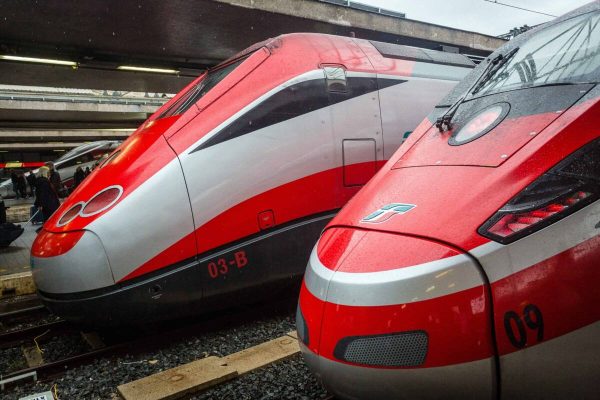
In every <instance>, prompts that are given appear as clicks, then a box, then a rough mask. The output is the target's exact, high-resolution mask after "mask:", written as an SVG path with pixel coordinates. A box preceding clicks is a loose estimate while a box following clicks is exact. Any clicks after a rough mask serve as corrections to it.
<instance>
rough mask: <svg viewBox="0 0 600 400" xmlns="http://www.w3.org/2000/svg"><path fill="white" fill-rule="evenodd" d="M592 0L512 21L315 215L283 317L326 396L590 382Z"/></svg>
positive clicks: (595, 316) (598, 90)
mask: <svg viewBox="0 0 600 400" xmlns="http://www.w3.org/2000/svg"><path fill="white" fill-rule="evenodd" d="M599 81H600V2H594V3H591V4H589V5H588V6H585V7H583V8H581V9H578V10H576V11H574V12H572V13H570V14H568V15H565V16H563V17H560V18H558V19H556V20H554V21H553V22H551V23H549V24H547V25H545V26H542V27H539V28H537V29H535V30H533V31H530V32H528V33H526V34H523V35H521V36H519V37H517V38H516V39H513V40H512V41H511V42H509V43H508V44H507V45H505V46H503V47H502V48H500V49H499V50H497V51H496V52H495V53H494V54H492V55H491V56H490V57H489V58H488V59H487V60H486V61H484V62H483V63H482V64H481V65H480V66H478V67H477V69H476V70H474V71H473V74H471V75H470V77H469V78H467V79H466V80H465V81H464V82H463V83H461V84H459V85H458V86H457V87H456V89H455V90H454V91H453V92H452V93H451V94H450V95H449V97H448V98H447V99H446V100H445V101H443V102H442V103H441V105H440V106H438V107H437V108H436V109H435V110H434V111H433V113H432V114H430V116H429V117H428V118H426V119H425V120H424V121H423V122H422V123H421V124H420V125H419V127H418V128H417V129H416V130H415V132H414V133H413V134H412V135H411V137H410V138H409V139H408V140H407V142H406V143H405V144H404V145H403V146H402V147H400V149H399V150H398V151H397V152H396V153H395V154H394V155H393V156H392V157H391V158H390V160H389V162H388V163H387V164H386V165H385V166H384V167H383V168H382V169H381V170H380V171H379V172H378V173H377V174H376V175H375V177H374V178H373V179H372V180H371V181H370V182H369V183H368V184H367V185H366V186H365V187H364V188H363V189H362V190H361V191H360V193H358V194H357V195H356V196H355V197H354V198H353V199H352V200H350V202H349V203H348V204H347V205H346V206H345V207H344V208H343V209H342V211H341V212H340V213H339V214H338V215H337V216H336V217H335V218H334V219H333V220H332V221H331V222H330V223H329V225H328V226H327V227H326V229H325V231H324V233H323V234H322V236H321V238H320V239H319V241H318V244H317V246H316V247H315V249H314V250H313V253H312V255H311V258H310V261H309V264H308V267H307V271H306V274H305V277H304V282H303V286H302V290H301V294H300V301H299V307H298V314H297V328H298V334H299V337H300V342H301V347H302V350H303V353H304V356H305V359H306V361H307V362H308V364H309V366H310V368H311V369H312V371H313V372H314V373H315V374H316V375H317V376H318V377H319V378H320V379H321V380H322V381H323V382H324V384H325V386H326V387H327V389H329V390H330V391H331V392H332V393H333V394H335V395H336V398H337V397H339V398H344V399H420V398H435V399H439V398H477V399H485V398H487V399H496V398H506V399H517V398H519V399H520V398H536V399H542V398H543V399H547V398H561V399H562V398H596V397H597V396H598V393H600V379H598V378H600V291H599V290H598V287H597V286H598V282H600V200H599V198H600V127H599V125H598V122H599V121H600V85H598V83H599Z"/></svg>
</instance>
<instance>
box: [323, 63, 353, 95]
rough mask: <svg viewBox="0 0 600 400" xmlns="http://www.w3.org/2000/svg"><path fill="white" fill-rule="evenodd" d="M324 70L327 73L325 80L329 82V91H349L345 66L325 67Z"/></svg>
mask: <svg viewBox="0 0 600 400" xmlns="http://www.w3.org/2000/svg"><path fill="white" fill-rule="evenodd" d="M323 72H324V73H325V81H326V82H327V91H329V92H335V93H346V92H347V91H348V82H347V80H346V70H345V69H344V67H342V66H328V67H323Z"/></svg>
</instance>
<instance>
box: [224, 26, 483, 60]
mask: <svg viewBox="0 0 600 400" xmlns="http://www.w3.org/2000/svg"><path fill="white" fill-rule="evenodd" d="M292 37H294V38H303V37H304V38H306V39H309V38H314V37H323V38H328V39H329V40H330V41H331V42H333V43H335V42H336V40H335V39H343V40H353V41H356V42H358V41H360V42H362V43H370V44H371V45H372V46H373V47H374V48H375V49H376V50H377V52H379V54H380V55H381V56H382V57H384V58H391V59H398V60H406V61H416V62H424V63H432V64H441V65H450V66H455V67H464V68H473V67H475V63H474V62H473V61H472V60H471V59H470V58H468V57H467V56H465V55H464V54H460V53H451V52H446V51H439V50H431V49H425V48H419V47H413V46H405V45H401V44H395V43H387V42H378V41H374V40H365V39H356V38H349V37H345V36H337V35H328V34H323V33H287V34H283V35H280V36H277V37H275V38H270V39H267V40H264V41H262V42H259V43H255V44H253V45H252V46H250V47H248V48H246V49H244V50H242V51H240V52H239V53H237V54H235V55H234V56H232V57H230V58H228V59H227V60H225V61H223V62H222V63H220V64H219V65H218V66H216V67H214V68H220V67H221V66H223V65H227V64H230V63H231V62H233V61H234V60H238V59H240V58H243V57H246V56H247V55H248V54H251V53H253V52H254V51H256V50H258V49H260V48H262V47H266V48H268V49H275V48H278V47H280V46H281V44H282V42H284V41H285V40H286V39H288V38H292ZM332 39H333V40H332ZM340 45H341V42H340Z"/></svg>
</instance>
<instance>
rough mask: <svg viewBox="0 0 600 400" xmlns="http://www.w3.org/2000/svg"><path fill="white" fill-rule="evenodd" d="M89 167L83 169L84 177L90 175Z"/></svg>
mask: <svg viewBox="0 0 600 400" xmlns="http://www.w3.org/2000/svg"><path fill="white" fill-rule="evenodd" d="M90 172H92V171H90V167H85V176H88V175H89V174H90Z"/></svg>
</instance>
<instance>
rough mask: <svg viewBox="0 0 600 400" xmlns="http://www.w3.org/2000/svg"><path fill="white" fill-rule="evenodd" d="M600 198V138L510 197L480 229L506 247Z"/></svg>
mask: <svg viewBox="0 0 600 400" xmlns="http://www.w3.org/2000/svg"><path fill="white" fill-rule="evenodd" d="M598 198H600V139H596V140H594V141H592V142H590V143H588V144H587V145H585V146H583V147H582V148H580V149H579V150H577V151H575V152H574V153H572V154H571V155H570V156H569V157H567V158H566V159H565V160H564V161H561V162H560V163H559V164H557V165H556V166H555V167H553V168H552V169H550V170H549V171H548V172H546V173H545V174H543V175H542V176H540V177H539V178H538V179H536V180H535V181H534V182H533V183H531V184H530V185H529V186H527V187H526V188H525V189H524V190H522V191H521V192H520V193H519V194H518V195H516V196H515V197H513V198H512V199H511V200H510V201H509V202H508V203H507V204H505V205H504V206H503V207H502V208H501V209H499V210H498V211H497V212H496V214H494V215H493V216H492V217H491V218H490V219H489V220H488V221H486V222H485V223H484V224H483V225H482V226H481V227H480V228H479V229H478V232H479V234H480V235H482V236H485V237H487V238H489V239H492V240H494V241H496V242H499V243H502V244H509V243H512V242H514V241H516V240H519V239H521V238H523V237H525V236H528V235H530V234H532V233H534V232H537V231H539V230H540V229H542V228H544V227H546V226H548V225H551V224H553V223H555V222H557V221H559V220H561V219H563V218H565V217H566V216H568V215H570V214H573V213H574V212H576V211H578V210H580V209H582V208H584V207H585V206H587V205H589V204H591V203H593V202H594V201H596V200H598Z"/></svg>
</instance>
